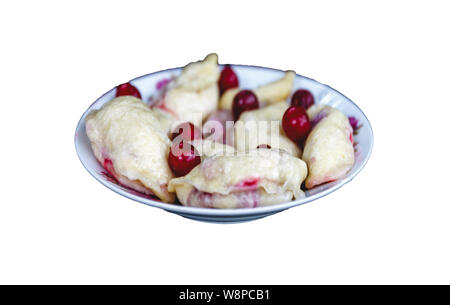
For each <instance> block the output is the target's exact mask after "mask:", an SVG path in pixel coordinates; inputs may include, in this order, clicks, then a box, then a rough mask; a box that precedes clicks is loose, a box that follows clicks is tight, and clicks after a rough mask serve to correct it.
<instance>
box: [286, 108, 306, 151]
mask: <svg viewBox="0 0 450 305" xmlns="http://www.w3.org/2000/svg"><path fill="white" fill-rule="evenodd" d="M282 125H283V130H284V133H285V134H286V136H287V137H288V138H289V139H291V140H292V141H294V142H295V143H297V144H300V143H301V142H302V141H303V140H305V139H306V137H307V136H308V133H309V132H310V131H311V123H310V122H309V118H308V114H307V113H306V110H305V108H303V107H295V106H291V107H289V108H288V109H287V110H286V112H285V113H284V115H283V120H282Z"/></svg>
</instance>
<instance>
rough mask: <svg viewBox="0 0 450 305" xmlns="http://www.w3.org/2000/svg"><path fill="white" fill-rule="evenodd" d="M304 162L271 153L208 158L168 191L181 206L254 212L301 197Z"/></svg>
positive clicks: (270, 151)
mask: <svg viewBox="0 0 450 305" xmlns="http://www.w3.org/2000/svg"><path fill="white" fill-rule="evenodd" d="M306 175H307V168H306V164H305V162H303V161H302V160H301V159H298V158H295V157H293V156H291V155H290V154H288V153H286V152H283V151H280V150H275V149H256V150H252V151H250V152H247V153H242V154H237V155H225V156H217V155H212V156H211V157H207V158H206V159H204V160H202V162H201V163H200V164H199V165H197V166H196V167H195V168H194V169H193V170H192V171H191V172H190V173H189V174H187V175H186V176H184V177H180V178H175V179H172V180H171V181H170V183H169V190H170V191H171V192H176V193H177V197H178V199H179V200H180V202H181V203H182V204H183V205H186V206H194V207H208V208H222V209H234V208H254V207H259V206H267V205H272V204H277V203H283V202H288V201H290V200H292V199H293V198H301V197H302V196H304V194H303V192H302V190H301V188H300V187H301V184H302V182H303V180H304V179H305V178H306Z"/></svg>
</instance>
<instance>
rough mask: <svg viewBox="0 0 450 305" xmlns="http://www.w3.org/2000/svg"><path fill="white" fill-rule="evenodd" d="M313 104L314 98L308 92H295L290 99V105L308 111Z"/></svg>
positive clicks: (302, 90) (301, 90)
mask: <svg viewBox="0 0 450 305" xmlns="http://www.w3.org/2000/svg"><path fill="white" fill-rule="evenodd" d="M313 104H314V96H313V95H312V94H311V92H309V91H308V90H304V89H300V90H297V91H295V93H294V94H293V95H292V98H291V105H292V106H297V107H303V108H305V109H308V108H309V107H311V106H312V105H313Z"/></svg>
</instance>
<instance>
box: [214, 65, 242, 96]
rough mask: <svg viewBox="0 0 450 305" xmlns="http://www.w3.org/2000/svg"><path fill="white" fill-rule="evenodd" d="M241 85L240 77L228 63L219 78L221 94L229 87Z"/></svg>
mask: <svg viewBox="0 0 450 305" xmlns="http://www.w3.org/2000/svg"><path fill="white" fill-rule="evenodd" d="M237 87H239V79H238V77H237V75H236V73H234V71H233V69H232V68H231V66H230V65H226V66H225V67H224V68H223V70H222V72H221V73H220V78H219V89H220V94H222V93H224V92H225V91H227V90H228V89H231V88H237Z"/></svg>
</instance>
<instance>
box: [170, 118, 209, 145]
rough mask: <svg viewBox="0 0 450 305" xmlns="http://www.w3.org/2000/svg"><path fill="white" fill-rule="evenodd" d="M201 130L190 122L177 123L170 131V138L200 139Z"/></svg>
mask: <svg viewBox="0 0 450 305" xmlns="http://www.w3.org/2000/svg"><path fill="white" fill-rule="evenodd" d="M201 138H202V132H201V130H200V129H199V128H198V127H197V126H195V125H194V124H192V123H190V122H183V123H181V124H180V125H178V126H177V127H176V128H175V130H174V131H173V132H172V140H173V141H175V142H180V141H192V140H194V139H201Z"/></svg>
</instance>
